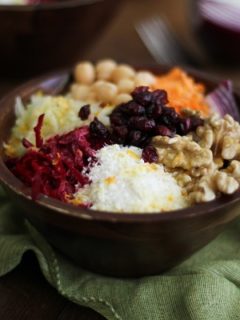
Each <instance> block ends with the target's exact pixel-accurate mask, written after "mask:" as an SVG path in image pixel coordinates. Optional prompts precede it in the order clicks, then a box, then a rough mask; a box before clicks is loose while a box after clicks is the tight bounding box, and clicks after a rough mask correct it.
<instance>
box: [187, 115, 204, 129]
mask: <svg viewBox="0 0 240 320" xmlns="http://www.w3.org/2000/svg"><path fill="white" fill-rule="evenodd" d="M190 120H191V125H190V126H191V130H193V131H194V130H196V129H197V127H200V126H203V124H204V120H203V119H201V118H199V117H197V116H191V117H190Z"/></svg>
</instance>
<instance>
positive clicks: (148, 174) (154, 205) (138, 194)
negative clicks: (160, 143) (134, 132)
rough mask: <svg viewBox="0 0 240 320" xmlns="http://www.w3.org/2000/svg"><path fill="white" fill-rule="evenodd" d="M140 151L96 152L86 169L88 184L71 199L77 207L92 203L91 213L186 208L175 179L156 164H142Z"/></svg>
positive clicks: (107, 148) (110, 149) (118, 148)
mask: <svg viewBox="0 0 240 320" xmlns="http://www.w3.org/2000/svg"><path fill="white" fill-rule="evenodd" d="M141 153H142V150H141V149H139V148H136V147H122V146H119V145H117V144H116V145H111V146H105V147H104V148H102V149H101V150H99V151H98V152H97V160H98V161H97V163H96V164H94V166H93V167H92V168H90V172H89V173H88V176H89V178H90V180H91V183H90V184H89V185H87V186H85V187H84V188H80V189H79V190H78V191H77V192H76V193H75V195H74V198H75V201H78V203H92V204H93V206H92V207H91V208H92V209H97V210H106V211H114V212H131V213H141V212H161V211H162V212H164V211H169V210H175V209H180V208H184V207H186V206H188V205H189V204H188V201H187V199H186V197H185V196H184V195H183V192H182V189H181V188H180V186H179V185H178V184H177V182H176V180H175V178H174V177H173V176H172V175H171V174H170V173H167V172H165V171H164V167H163V166H162V165H160V164H150V163H145V162H144V161H143V160H142V159H141Z"/></svg>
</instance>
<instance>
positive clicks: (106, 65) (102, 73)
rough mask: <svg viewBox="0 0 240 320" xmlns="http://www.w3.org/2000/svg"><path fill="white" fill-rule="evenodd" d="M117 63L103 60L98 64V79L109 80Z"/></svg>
mask: <svg viewBox="0 0 240 320" xmlns="http://www.w3.org/2000/svg"><path fill="white" fill-rule="evenodd" d="M116 66H117V63H116V62H115V61H114V60H111V59H105V60H101V61H99V62H98V63H97V64H96V73H97V79H99V80H109V79H110V77H111V74H112V72H113V70H114V69H115V68H116Z"/></svg>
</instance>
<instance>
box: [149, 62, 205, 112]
mask: <svg viewBox="0 0 240 320" xmlns="http://www.w3.org/2000/svg"><path fill="white" fill-rule="evenodd" d="M152 89H154V90H155V89H164V90H166V91H167V93H168V100H169V105H170V106H171V107H173V108H175V110H176V111H177V112H181V110H182V109H186V108H190V109H193V110H196V111H199V112H200V113H201V114H202V115H203V116H207V115H209V113H210V112H209V107H208V105H207V104H206V102H205V101H204V94H205V86H204V85H203V84H201V83H196V82H195V81H194V79H193V78H191V77H190V76H189V75H187V74H186V73H185V72H184V71H183V70H182V69H180V68H173V69H172V70H171V71H170V72H169V73H167V74H165V75H161V76H157V77H156V82H155V83H154V84H153V86H152Z"/></svg>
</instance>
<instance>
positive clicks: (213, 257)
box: [0, 190, 240, 320]
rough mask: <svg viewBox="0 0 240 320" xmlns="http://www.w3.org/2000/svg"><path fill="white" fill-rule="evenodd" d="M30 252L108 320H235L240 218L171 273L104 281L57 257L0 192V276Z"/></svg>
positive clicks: (239, 294)
mask: <svg viewBox="0 0 240 320" xmlns="http://www.w3.org/2000/svg"><path fill="white" fill-rule="evenodd" d="M29 250H31V251H33V252H34V253H35V255H36V257H37V259H38V261H39V265H40V268H41V270H42V273H43V274H44V276H45V278H46V279H47V281H48V282H49V283H50V284H51V285H52V286H53V287H55V288H56V290H57V291H58V292H59V293H60V294H61V295H63V296H64V297H66V298H67V299H69V300H71V301H73V302H75V303H77V304H79V305H82V306H87V307H89V308H92V309H94V310H95V311H97V312H99V313H100V314H102V315H103V316H104V317H105V318H106V319H111V320H145V319H146V320H155V319H156V320H170V319H171V320H174V319H177V320H178V319H179V320H180V319H181V320H185V319H186V320H187V319H193V320H209V319H211V320H215V319H216V320H237V319H240V219H237V220H236V221H235V222H234V223H233V224H232V225H231V226H229V227H228V228H227V229H226V230H225V232H223V233H222V234H221V235H220V236H219V237H218V238H217V239H216V240H214V241H213V242H211V243H210V244H209V245H208V246H206V247H205V248H204V249H202V250H201V251H199V252H198V253H197V254H195V255H194V256H192V257H191V258H190V259H188V260H187V261H185V262H184V263H182V264H181V265H180V266H178V267H176V268H174V269H172V270H171V271H169V272H167V273H165V274H163V275H160V276H152V277H144V278H140V279H117V278H110V277H104V276H101V275H98V274H94V273H91V272H88V271H87V270H83V269H81V268H80V267H78V266H77V265H74V264H73V263H72V262H70V261H68V259H67V258H65V257H63V256H61V255H59V254H58V253H56V252H55V251H54V250H53V249H52V248H51V246H50V245H49V244H48V243H47V242H46V241H45V239H43V237H42V236H41V235H40V234H39V233H38V232H37V231H36V230H35V229H34V228H33V227H32V226H31V225H30V224H29V223H28V222H26V221H24V219H23V218H22V217H21V216H19V215H17V214H15V210H14V207H13V206H12V205H11V204H10V203H9V201H8V199H7V198H6V197H5V195H4V193H3V192H2V190H0V276H4V275H5V274H6V273H8V272H9V271H11V270H12V269H14V268H15V267H16V266H17V265H18V264H19V263H20V261H21V259H22V256H23V254H24V253H25V252H26V251H29Z"/></svg>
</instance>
